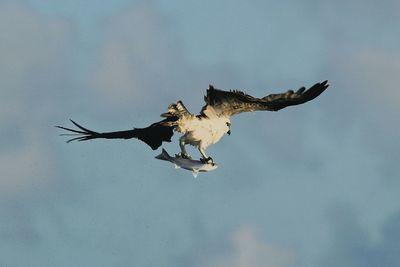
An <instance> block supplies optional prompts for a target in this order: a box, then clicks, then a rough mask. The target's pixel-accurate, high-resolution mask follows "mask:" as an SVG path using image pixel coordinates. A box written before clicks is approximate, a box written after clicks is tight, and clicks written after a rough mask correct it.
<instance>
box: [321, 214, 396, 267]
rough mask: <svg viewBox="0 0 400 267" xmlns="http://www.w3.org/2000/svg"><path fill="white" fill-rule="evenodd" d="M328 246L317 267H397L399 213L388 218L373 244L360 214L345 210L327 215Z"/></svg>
mask: <svg viewBox="0 0 400 267" xmlns="http://www.w3.org/2000/svg"><path fill="white" fill-rule="evenodd" d="M329 218H330V222H331V230H332V231H331V243H330V247H329V248H328V251H327V252H326V254H325V255H324V256H323V258H322V260H321V264H320V266H327V267H330V266H343V267H347V266H348V267H350V266H351V267H374V266H382V267H390V266H399V265H400V247H399V245H398V240H399V237H400V211H398V212H396V213H395V214H393V215H392V216H390V217H389V218H388V219H387V220H386V222H385V223H384V225H383V227H382V228H381V231H380V237H379V239H378V240H374V239H372V238H371V236H370V235H369V234H368V232H367V231H365V230H364V228H363V225H362V223H361V221H360V217H359V214H357V213H355V212H354V210H352V209H350V208H348V207H347V208H346V207H340V208H336V209H334V210H333V211H331V213H330V216H329Z"/></svg>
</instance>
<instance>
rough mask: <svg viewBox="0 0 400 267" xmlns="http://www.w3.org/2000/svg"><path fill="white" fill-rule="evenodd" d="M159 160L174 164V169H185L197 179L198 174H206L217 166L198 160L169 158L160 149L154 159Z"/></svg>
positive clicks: (165, 152) (164, 151)
mask: <svg viewBox="0 0 400 267" xmlns="http://www.w3.org/2000/svg"><path fill="white" fill-rule="evenodd" d="M155 158H156V159H159V160H165V161H169V162H171V163H173V164H175V168H177V169H179V168H182V169H185V170H189V171H191V172H192V174H193V176H194V177H197V175H198V174H199V172H208V171H212V170H215V169H216V168H218V166H217V164H215V163H204V162H202V161H200V160H193V159H185V158H181V157H171V156H170V155H169V154H168V152H167V151H166V150H165V149H162V152H161V154H160V155H158V156H156V157H155Z"/></svg>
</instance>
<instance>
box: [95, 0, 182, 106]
mask: <svg viewBox="0 0 400 267" xmlns="http://www.w3.org/2000/svg"><path fill="white" fill-rule="evenodd" d="M107 21H108V25H106V26H105V32H104V36H103V40H102V41H103V42H102V43H101V46H100V48H99V51H98V64H97V66H96V67H95V70H94V72H93V79H92V86H93V88H94V90H95V91H96V92H98V93H99V96H101V97H103V98H104V99H105V101H106V102H107V103H109V105H114V106H115V107H119V106H123V107H124V106H125V107H126V106H130V105H136V106H140V105H143V104H144V103H143V100H144V99H145V97H144V95H146V94H150V95H157V97H158V98H160V97H162V95H164V94H166V93H168V92H170V91H171V90H173V86H172V85H173V84H174V83H175V84H176V83H177V82H179V80H178V79H176V78H177V76H176V75H177V73H178V72H179V70H181V68H182V67H181V65H182V54H181V53H180V52H179V43H178V42H177V40H176V38H175V36H174V34H173V32H171V30H170V27H169V26H168V25H169V23H170V22H169V20H168V18H167V17H166V16H164V15H163V14H162V13H161V12H160V10H158V9H157V8H156V7H155V6H154V5H153V4H151V3H146V4H138V5H134V6H131V7H130V8H128V9H126V10H125V11H124V12H123V13H122V14H120V13H119V14H117V15H115V16H113V17H111V18H110V19H109V20H107ZM174 80H175V82H174ZM148 100H149V99H148Z"/></svg>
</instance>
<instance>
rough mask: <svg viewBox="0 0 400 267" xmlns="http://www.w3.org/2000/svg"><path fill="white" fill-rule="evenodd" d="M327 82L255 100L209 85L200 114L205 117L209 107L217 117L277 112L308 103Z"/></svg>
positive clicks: (321, 90) (236, 91)
mask: <svg viewBox="0 0 400 267" xmlns="http://www.w3.org/2000/svg"><path fill="white" fill-rule="evenodd" d="M328 86H329V85H328V81H324V82H322V83H316V84H314V85H313V86H312V87H310V88H309V89H308V90H306V89H305V87H302V88H300V89H299V90H297V91H296V92H295V91H293V90H289V91H287V92H285V93H281V94H270V95H267V96H265V97H263V98H256V97H253V96H251V95H248V94H246V93H244V92H242V91H238V90H233V91H223V90H219V89H215V88H214V87H213V86H212V85H210V87H209V89H208V90H207V95H206V96H205V97H204V100H205V102H206V105H205V106H204V107H203V108H202V110H201V114H202V115H205V116H206V115H207V110H210V109H211V107H212V109H213V111H214V113H216V115H217V116H225V117H230V116H233V115H236V114H238V113H242V112H252V111H258V110H269V111H277V110H280V109H283V108H285V107H288V106H293V105H299V104H303V103H305V102H308V101H310V100H312V99H314V98H316V97H317V96H319V95H320V94H321V93H322V92H323V91H325V90H326V88H328Z"/></svg>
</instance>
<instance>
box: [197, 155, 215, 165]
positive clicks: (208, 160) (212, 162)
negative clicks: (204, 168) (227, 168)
mask: <svg viewBox="0 0 400 267" xmlns="http://www.w3.org/2000/svg"><path fill="white" fill-rule="evenodd" d="M200 161H201V162H203V163H204V164H212V165H214V160H213V159H212V157H208V158H206V159H204V158H201V159H200Z"/></svg>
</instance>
